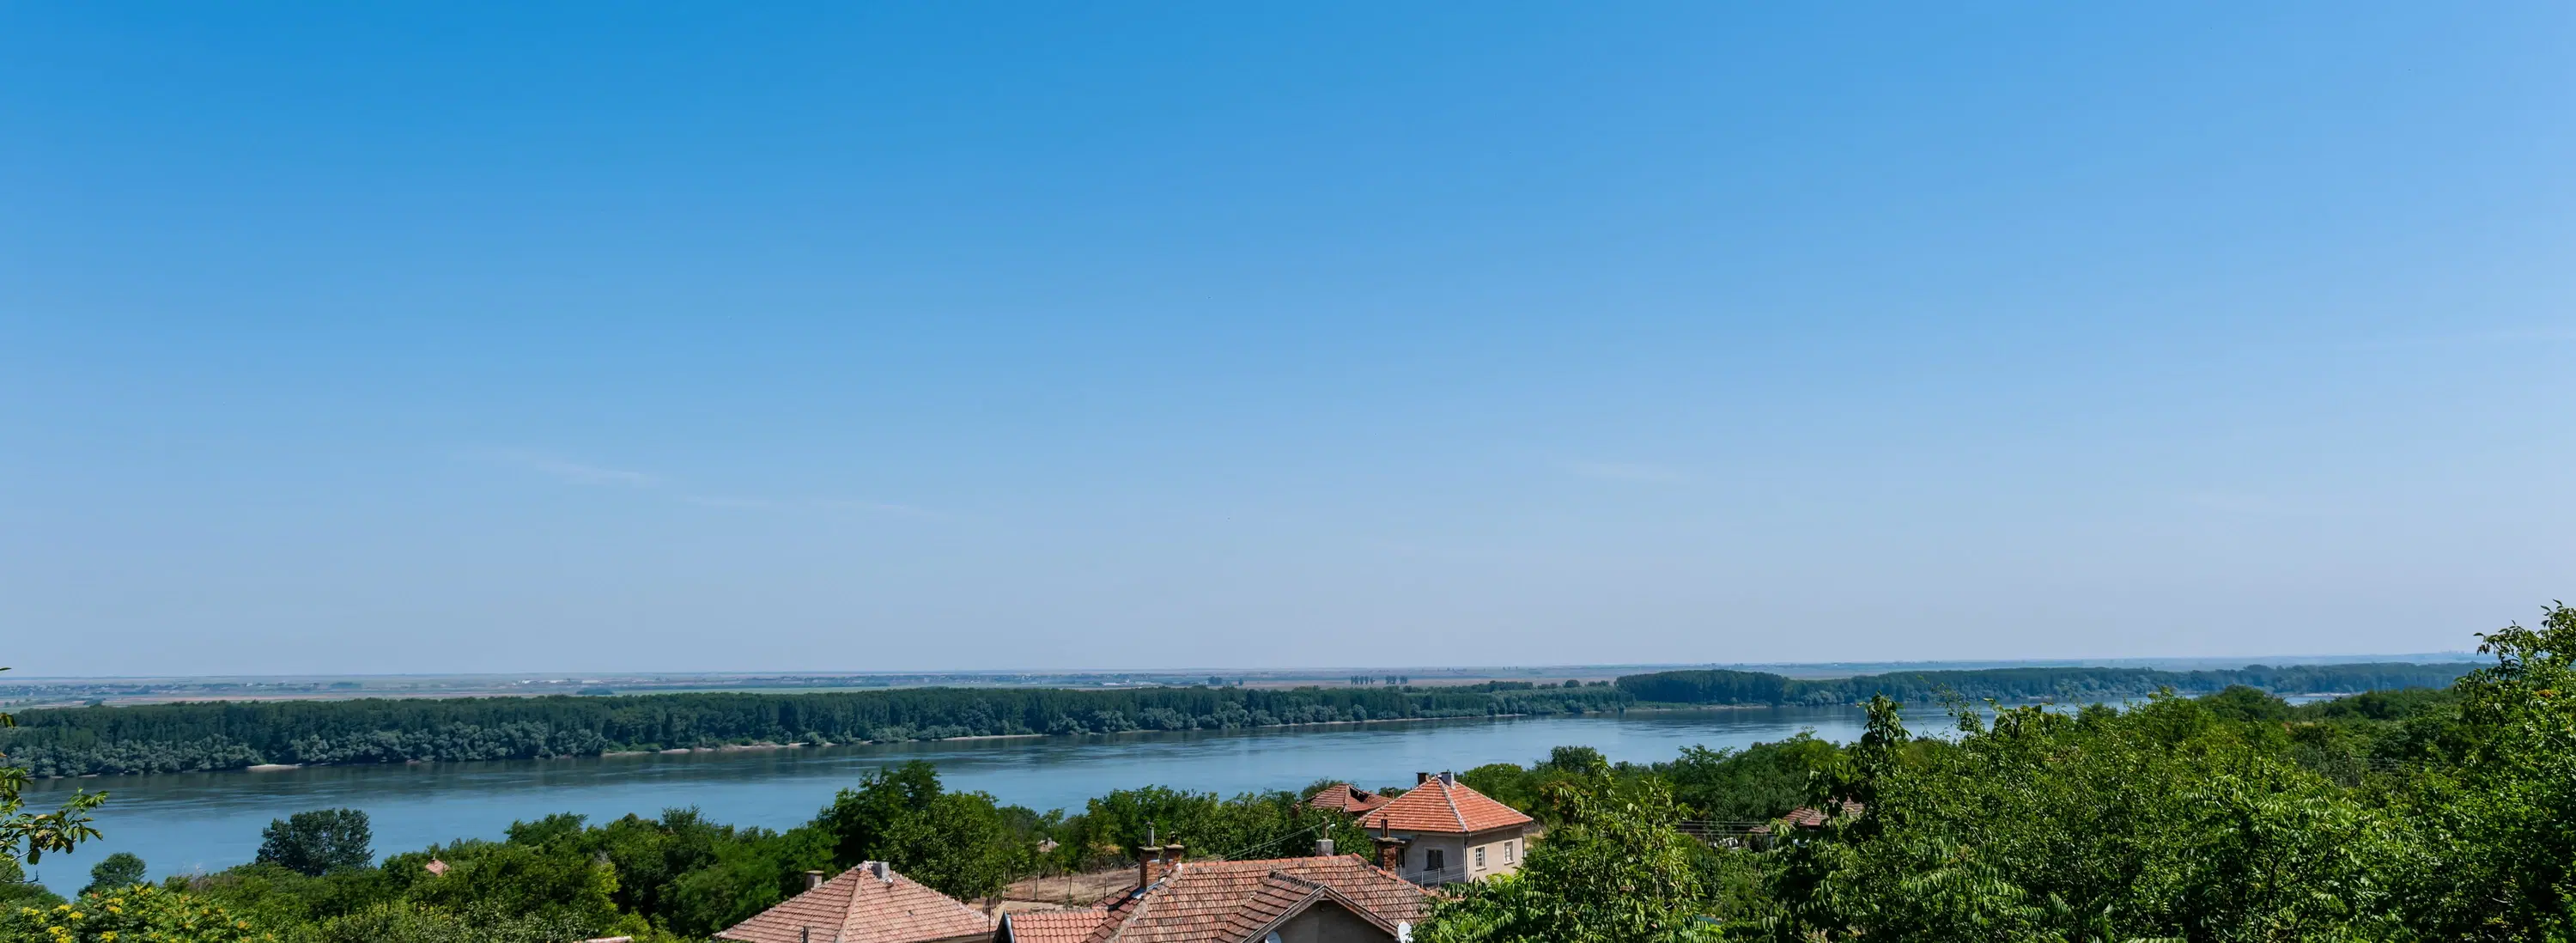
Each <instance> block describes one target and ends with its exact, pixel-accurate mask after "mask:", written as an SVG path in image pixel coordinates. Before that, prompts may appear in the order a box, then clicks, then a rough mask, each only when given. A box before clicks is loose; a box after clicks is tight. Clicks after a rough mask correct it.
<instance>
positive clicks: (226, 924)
mask: <svg viewBox="0 0 2576 943" xmlns="http://www.w3.org/2000/svg"><path fill="white" fill-rule="evenodd" d="M276 939H277V937H276V936H275V935H273V934H269V933H263V932H257V931H254V930H253V929H252V928H251V924H250V921H247V920H243V919H240V918H238V917H235V916H233V915H232V914H229V913H225V912H224V909H223V908H221V907H217V906H215V905H213V904H210V903H207V902H205V901H204V900H200V899H198V898H196V897H194V896H191V895H188V894H183V893H179V892H176V891H170V890H165V889H163V888H159V887H154V886H152V885H149V884H137V885H133V886H130V887H126V888H122V889H119V890H114V891H105V892H101V893H95V894H84V895H81V898H80V899H79V900H76V901H72V902H71V903H67V904H58V905H55V906H53V907H18V908H14V909H12V910H10V911H8V912H6V913H0V940H27V941H42V943H269V941H274V940H276Z"/></svg>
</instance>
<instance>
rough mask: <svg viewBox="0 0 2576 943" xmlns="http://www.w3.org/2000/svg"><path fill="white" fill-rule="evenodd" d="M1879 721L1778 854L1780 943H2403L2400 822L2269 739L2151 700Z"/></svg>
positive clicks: (2227, 716) (1879, 714)
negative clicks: (1796, 939) (1829, 813)
mask: <svg viewBox="0 0 2576 943" xmlns="http://www.w3.org/2000/svg"><path fill="white" fill-rule="evenodd" d="M1893 707H1894V706H1893V705H1892V704H1876V705H1873V708H1874V709H1873V711H1872V717H1871V725H1870V731H1869V733H1868V734H1866V735H1865V736H1864V737H1863V740H1862V743H1860V744H1858V745H1856V746H1855V747H1854V748H1853V750H1852V751H1851V755H1850V761H1849V764H1848V765H1849V769H1848V772H1846V773H1845V774H1844V775H1842V776H1839V777H1837V778H1836V779H1835V781H1834V782H1833V783H1832V786H1831V788H1830V789H1829V790H1828V791H1829V793H1830V794H1832V795H1833V796H1834V797H1835V798H1842V799H1850V800H1854V801H1859V802H1863V803H1866V811H1865V812H1863V813H1862V814H1861V815H1860V816H1858V817H1857V818H1853V819H1846V820H1841V821H1837V822H1833V823H1830V824H1829V825H1828V826H1827V827H1825V828H1823V829H1821V830H1816V831H1814V832H1812V833H1802V834H1800V835H1799V836H1797V838H1796V840H1795V841H1794V842H1793V843H1792V844H1791V845H1790V847H1789V848H1788V849H1787V850H1786V851H1784V852H1782V854H1784V855H1785V856H1786V857H1787V867H1786V868H1785V869H1784V871H1783V872H1782V876H1781V878H1780V879H1779V880H1778V882H1777V884H1776V887H1777V893H1778V895H1779V897H1780V899H1781V902H1782V903H1783V904H1785V905H1786V908H1787V914H1788V916H1789V919H1788V920H1787V921H1786V922H1785V923H1784V926H1783V927H1782V929H1783V930H1784V931H1785V932H1788V933H1791V934H1807V935H1809V936H1811V937H1819V938H1825V939H1866V940H1906V941H1909V943H1912V941H1923V943H1943V941H1958V943H1969V941H1991V940H2057V941H2075V940H2125V939H2133V938H2163V937H2173V938H2182V939H2189V940H2193V941H2208V943H2226V941H2247V943H2252V941H2267V943H2269V941H2288V940H2314V941H2328V940H2337V941H2340V940H2349V939H2356V938H2359V939H2376V938H2383V937H2386V936H2388V935H2391V934H2393V933H2396V932H2398V931H2399V929H2400V928H2399V927H2398V926H2397V924H2396V922H2395V919H2394V917H2393V916H2392V914H2393V912H2394V911H2395V909H2396V907H2397V905H2398V903H2399V897H2398V895H2397V894H2396V893H2395V889H2396V885H2395V881H2396V879H2397V878H2398V877H2399V876H2401V875H2403V874H2405V873H2406V872H2408V871H2410V870H2412V869H2415V868H2417V867H2420V865H2421V860H2422V855H2421V854H2420V853H2419V852H2418V851H2417V850H2415V849H2414V848H2413V847H2412V845H2411V844H2410V843H2409V842H2408V841H2406V840H2405V835H2404V833H2403V829H2402V825H2401V823H2399V822H2397V821H2395V820H2393V819H2392V818H2391V817H2390V816H2388V815H2386V814H2384V813H2383V812H2381V811H2379V810H2376V809H2374V808H2372V807H2371V806H2370V805H2368V804H2366V803H2364V802H2361V801H2360V800H2359V799H2358V798H2357V797H2356V796H2354V795H2353V794H2352V792H2351V791H2349V790H2347V789H2344V788H2342V787H2338V786H2336V785H2334V784H2333V783H2331V782H2328V781H2326V780H2324V779H2323V778H2321V777H2319V776H2317V775H2316V774H2314V773H2312V772H2310V771H2308V770H2306V769H2304V768H2302V767H2300V766H2299V765H2298V764H2297V763H2295V762H2293V761H2292V760H2291V759H2290V757H2289V744H2288V738H2287V737H2286V736H2285V735H2284V733H2283V732H2282V730H2281V729H2280V727H2279V725H2278V724H2276V723H2269V722H2259V721H2258V722H2250V723H2249V722H2247V721H2245V720H2243V719H2241V718H2240V714H2239V712H2238V711H2236V710H2234V706H2233V705H2230V704H2227V703H2225V702H2221V703H2220V704H2219V705H2216V706H2212V705H2208V704H2203V703H2199V702H2194V701H2190V700H2184V699H2181V698H2176V697H2173V696H2171V695H2169V694H2168V695H2163V696H2159V697H2158V698H2156V699H2154V700H2153V701H2151V702H2150V703H2148V704H2145V705H2141V706H2139V707H2136V708H2134V709H2132V710H2130V711H2127V712H2117V711H2109V710H2103V711H2085V712H2082V713H2080V714H2077V715H2072V716H2070V715H2068V714H2066V713H2063V712H2059V711H2052V710H2048V709H2044V708H2039V707H2027V708H2011V709H2006V710H2003V711H2000V712H1998V713H1997V714H1996V716H1995V717H1994V719H1993V721H1992V722H1991V724H1989V723H1987V722H1986V721H1984V720H1983V719H1981V716H1980V715H1979V714H1978V713H1975V712H1964V713H1963V714H1962V715H1961V717H1960V722H1959V728H1960V729H1959V735H1958V737H1957V739H1956V741H1955V742H1942V741H1939V740H1928V741H1917V740H1911V739H1910V738H1908V737H1907V736H1906V735H1905V734H1904V733H1903V728H1902V725H1901V724H1899V723H1897V722H1896V718H1895V716H1894V711H1893Z"/></svg>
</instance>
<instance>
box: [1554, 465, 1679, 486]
mask: <svg viewBox="0 0 2576 943" xmlns="http://www.w3.org/2000/svg"><path fill="white" fill-rule="evenodd" d="M1566 468H1567V469H1568V470H1570V471H1572V472H1574V473H1575V474H1577V475H1581V476H1583V477H1585V478H1598V479H1601V480H1603V481H1649V482H1674V481H1684V480H1688V479H1689V478H1690V476H1689V475H1687V474H1684V473H1683V472H1682V470H1681V469H1678V468H1673V467H1670V466H1666V465H1655V464H1649V463H1645V462H1571V463H1568V464H1567V465H1566Z"/></svg>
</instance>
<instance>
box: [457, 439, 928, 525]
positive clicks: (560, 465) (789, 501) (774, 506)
mask: <svg viewBox="0 0 2576 943" xmlns="http://www.w3.org/2000/svg"><path fill="white" fill-rule="evenodd" d="M467 457H469V458H473V459H476V460H480V461H485V462H491V463H495V464H499V465H506V466H509V467H512V468H518V469H522V470H525V471H531V472H535V473H537V474H540V475H544V476H546V477H549V478H552V479H554V480H556V481H560V482H563V483H565V484H569V485H581V486H586V487H621V488H634V489H638V490H648V491H651V492H653V493H656V494H658V495H660V496H661V499H662V500H673V501H679V502H681V503H684V504H691V505H696V506H698V507H706V508H726V509H731V510H742V511H824V512H833V513H861V514H879V515H886V516H891V517H915V518H941V517H946V516H947V515H945V514H942V513H940V512H938V511H934V510H930V509H928V508H923V507H918V506H915V505H910V504H903V503H899V502H894V501H871V500H862V499H857V498H802V497H774V496H768V495H751V494H713V493H707V492H701V491H692V490H686V489H684V488H682V487H680V486H679V485H680V483H679V482H675V481H673V480H672V479H670V478H666V477H664V476H662V475H658V474H654V473H652V472H645V471H636V470H634V469H627V468H612V467H609V466H606V465H594V464H591V463H589V462H582V461H576V460H573V459H568V458H564V457H563V456H561V455H558V454H554V453H550V452H535V451H529V450H524V449H500V450H487V451H480V452H474V453H470V454H469V455H468V456H467Z"/></svg>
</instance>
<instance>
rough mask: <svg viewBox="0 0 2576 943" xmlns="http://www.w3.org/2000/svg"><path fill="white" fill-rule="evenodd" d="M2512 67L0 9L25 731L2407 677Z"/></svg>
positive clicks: (1998, 30) (2557, 66)
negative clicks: (237, 699) (518, 707)
mask: <svg viewBox="0 0 2576 943" xmlns="http://www.w3.org/2000/svg"><path fill="white" fill-rule="evenodd" d="M2571 302H2576V5H2570V4H2566V3H2561V2H2543V3H2521V4H2517V3H2480V4H2436V3H2401V4H2384V3H2351V2H2330V3H2267V4H2252V5H2249V4H2242V3H2210V4H2188V3H2127V4H2105V3H2032V4H2008V3H1970V4H1921V3H1911V4H1850V3H1836V4H1777V3H1765V4H1753V3H1732V4H1728V3H1676V4H1668V5H1633V4H1588V3H1587V4H1570V3H1569V4H1559V5H1529V4H1513V5H1501V4H1496V5H1479V6H1475V7H1469V6H1461V5H1432V4H1385V3H1359V4H1348V5H1331V4H1322V3H1279V4H1239V3H1236V4H1025V5H987V4H972V3H907V4H849V3H841V4H814V5H809V6H802V7H791V6H789V5H785V4H688V5H679V4H668V5H656V4H486V5H473V4H454V3H436V4H426V3H425V4H409V5H403V4H392V3H364V4H310V5H302V6H296V7H287V6H268V5H261V4H169V5H152V4H144V3H124V4H74V3H11V4H7V5H5V6H0V663H6V664H13V665H16V666H17V667H18V669H19V672H21V673H25V674H37V675H78V674H125V673H171V672H176V673H216V672H363V673H389V672H437V671H475V670H496V671H499V670H507V671H517V670H566V671H571V670H590V669H596V670H626V669H667V670H691V669H699V670H720V669H755V670H761V669H811V670H824V669H834V670H874V669H917V668H1022V667H1025V668H1077V667H1124V666H1136V667H1179V666H1220V665H1222V666H1246V667H1254V666H1288V665H1414V664H1430V663H1438V664H1535V663H1569V662H1592V663H1600V662H1635V661H1650V662H1706V661H1751V660H1821V659H1858V658H1869V659H1892V658H1971V657H1974V658H1995V657H2005V658H2012V657H2034V658H2035V657H2088V656H2138V655H2176V656H2181V655H2190V656H2201V655H2212V656H2228V657H2234V656H2238V655H2246V656H2252V655H2262V654H2286V653H2370V652H2422V651H2435V650H2445V649H2462V648H2468V647H2472V646H2473V645H2474V644H2475V642H2474V640H2473V639H2472V638H2471V637H2470V633H2471V632H2474V631H2478V630H2483V629H2489V628H2493V627H2496V626H2499V625H2501V624H2503V623H2504V622H2506V621H2508V620H2511V619H2516V618H2520V619H2523V620H2525V621H2528V620H2529V619H2530V617H2531V615H2532V614H2534V613H2536V612H2537V611H2538V607H2539V606H2540V605H2541V604H2543V603H2545V602H2547V601H2548V600H2550V599H2551V598H2554V597H2565V598H2576V461H2571V459H2576V376H2571V371H2570V369H2569V366H2570V363H2571V359H2576V308H2571Z"/></svg>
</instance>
